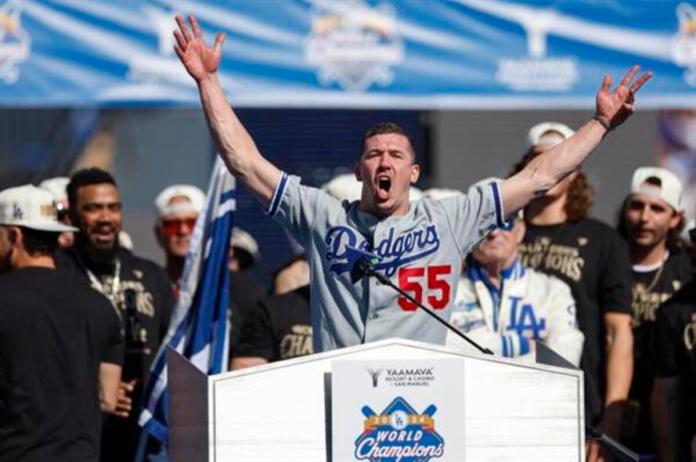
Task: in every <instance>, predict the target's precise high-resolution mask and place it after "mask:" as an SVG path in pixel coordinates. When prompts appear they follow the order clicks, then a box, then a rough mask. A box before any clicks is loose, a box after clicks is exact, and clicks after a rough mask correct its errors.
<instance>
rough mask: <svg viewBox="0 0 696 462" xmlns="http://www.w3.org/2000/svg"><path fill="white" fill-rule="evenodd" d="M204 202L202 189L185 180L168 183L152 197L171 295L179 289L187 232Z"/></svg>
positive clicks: (186, 246) (175, 293) (194, 223)
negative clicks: (180, 182)
mask: <svg viewBox="0 0 696 462" xmlns="http://www.w3.org/2000/svg"><path fill="white" fill-rule="evenodd" d="M204 205H205V194H204V193H203V191H201V190H200V189H198V188H197V187H195V186H192V185H187V184H175V185H172V186H168V187H167V188H165V189H164V190H163V191H162V192H161V193H159V195H158V196H157V198H156V199H155V208H156V209H157V214H158V219H157V223H156V224H155V237H156V238H157V242H158V243H159V245H160V247H162V250H163V251H164V256H165V270H166V272H167V276H168V277H169V281H170V282H171V284H172V288H173V289H174V296H175V298H176V296H177V295H178V293H179V284H180V283H181V275H182V273H183V272H184V263H185V262H186V253H187V252H188V248H189V243H190V241H191V234H192V233H193V228H194V227H195V226H196V220H197V219H198V215H199V214H200V213H201V210H203V206H204Z"/></svg>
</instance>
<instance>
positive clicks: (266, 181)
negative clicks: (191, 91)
mask: <svg viewBox="0 0 696 462" xmlns="http://www.w3.org/2000/svg"><path fill="white" fill-rule="evenodd" d="M176 22H177V24H178V26H179V30H176V31H174V37H175V38H176V45H175V46H174V51H176V54H177V55H178V56H179V59H180V60H181V63H182V64H183V65H184V67H185V68H186V71H187V72H188V73H189V74H190V75H191V77H193V79H194V80H195V81H196V84H197V85H198V91H199V93H200V97H201V103H202V104H203V111H204V112H205V116H206V119H207V120H208V127H210V132H211V134H212V135H213V139H214V140H215V144H216V145H217V148H218V151H219V153H220V155H221V156H222V159H223V160H224V161H225V165H227V169H228V170H229V171H230V173H232V175H234V176H235V177H237V178H238V179H240V180H241V181H242V182H244V184H245V185H246V186H247V188H248V189H249V191H251V192H252V193H253V194H254V195H255V196H256V197H257V198H258V199H259V200H260V201H261V203H262V204H263V205H264V207H267V206H268V205H269V203H270V202H271V198H272V197H273V192H274V191H275V187H276V184H277V183H278V181H279V180H280V177H281V172H280V170H278V168H276V167H275V166H274V165H273V164H271V163H270V162H269V161H268V160H266V159H265V158H264V157H263V156H262V155H261V153H260V152H259V150H258V148H257V147H256V144H255V143H254V140H253V139H252V138H251V136H250V135H249V133H248V132H247V131H246V129H245V128H244V126H243V125H242V123H241V122H240V121H239V119H237V116H236V115H235V114H234V111H233V110H232V107H231V106H230V104H229V103H228V102H227V100H226V99H225V94H224V93H223V91H222V87H221V85H220V81H219V80H218V76H217V70H218V65H219V64H220V54H221V49H222V44H223V42H224V41H225V35H224V34H222V33H219V34H217V35H216V36H215V43H214V45H213V46H212V47H211V46H209V45H207V44H206V43H205V42H204V41H203V35H202V33H201V29H200V27H199V26H198V22H197V21H196V18H195V17H193V16H189V22H190V23H191V29H190V30H189V27H188V26H187V24H186V22H185V21H184V18H183V17H181V16H177V17H176Z"/></svg>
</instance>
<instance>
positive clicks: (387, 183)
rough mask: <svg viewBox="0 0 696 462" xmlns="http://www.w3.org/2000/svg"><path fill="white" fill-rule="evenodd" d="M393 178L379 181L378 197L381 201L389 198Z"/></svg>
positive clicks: (379, 179)
mask: <svg viewBox="0 0 696 462" xmlns="http://www.w3.org/2000/svg"><path fill="white" fill-rule="evenodd" d="M391 185H392V182H391V178H388V177H382V178H378V179H377V196H378V197H379V198H380V199H387V198H389V191H391Z"/></svg>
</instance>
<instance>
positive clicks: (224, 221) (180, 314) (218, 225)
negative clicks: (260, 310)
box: [137, 158, 236, 460]
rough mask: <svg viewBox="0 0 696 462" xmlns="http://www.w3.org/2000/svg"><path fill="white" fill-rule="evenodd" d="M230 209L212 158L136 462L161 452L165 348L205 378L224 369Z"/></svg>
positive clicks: (230, 187) (229, 182)
mask: <svg viewBox="0 0 696 462" xmlns="http://www.w3.org/2000/svg"><path fill="white" fill-rule="evenodd" d="M235 208H236V201H235V181H234V178H233V177H232V175H230V174H229V172H228V171H227V169H226V168H225V166H224V164H223V163H222V161H221V160H220V159H219V158H218V159H217V160H216V162H215V166H214V168H213V174H212V177H211V179H210V186H209V188H208V196H207V199H206V205H205V208H204V209H203V211H202V212H201V214H200V215H199V216H198V221H197V222H196V227H195V229H194V231H193V234H192V236H191V242H190V245H189V250H188V255H187V256H186V264H185V266H184V273H183V276H182V282H181V288H180V292H179V299H178V301H177V304H176V307H175V309H174V313H173V315H172V320H171V323H170V325H169V331H168V332H167V336H166V337H165V339H164V342H162V347H161V348H160V350H159V352H158V353H157V356H156V357H155V360H154V361H153V363H152V367H151V369H150V379H149V381H148V383H147V386H146V387H145V395H144V399H143V403H144V407H143V410H142V411H141V413H140V419H139V423H140V426H141V427H143V432H142V435H141V440H140V449H139V451H138V457H137V459H138V460H142V459H143V457H144V456H145V454H144V452H145V451H146V448H147V447H148V446H150V447H152V446H153V443H157V444H154V446H158V447H161V448H166V444H167V437H168V430H167V421H168V414H169V412H168V397H167V363H166V358H165V349H166V348H165V347H166V346H167V345H168V346H170V347H172V348H173V349H175V350H176V351H178V352H179V353H181V354H182V355H184V356H185V357H186V358H188V359H189V360H190V361H191V362H192V363H193V364H194V365H195V366H196V367H198V369H200V370H201V371H202V372H205V373H207V374H209V375H210V374H219V373H220V372H224V371H226V370H227V365H228V344H229V323H228V317H227V310H228V302H229V285H230V284H229V282H230V272H229V270H228V268H227V258H228V248H229V243H230V233H231V232H232V225H233V219H234V211H235Z"/></svg>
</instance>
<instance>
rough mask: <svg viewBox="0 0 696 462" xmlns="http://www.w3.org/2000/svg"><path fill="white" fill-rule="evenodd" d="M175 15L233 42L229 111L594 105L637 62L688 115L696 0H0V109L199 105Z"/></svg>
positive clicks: (649, 98) (694, 82) (668, 103)
mask: <svg viewBox="0 0 696 462" xmlns="http://www.w3.org/2000/svg"><path fill="white" fill-rule="evenodd" d="M0 1H2V0H0ZM179 12H181V13H184V14H187V13H195V14H196V15H197V16H198V18H199V20H200V22H201V25H202V27H203V29H204V32H205V34H206V35H207V37H208V39H211V38H212V36H213V34H214V32H215V31H218V30H221V31H225V32H226V33H227V34H228V36H229V39H228V41H227V43H226V44H225V47H224V56H223V63H222V75H221V77H222V82H223V84H224V86H225V90H226V93H227V95H228V96H229V98H230V99H231V100H232V101H233V102H234V103H235V104H236V105H238V106H255V107H342V108H345V107H351V108H376V107H380V108H384V107H390V108H418V109H434V108H515V107H524V108H553V107H564V108H569V107H574V108H579V107H589V106H591V105H592V102H593V95H594V93H595V91H596V88H597V87H598V85H599V82H600V81H601V78H602V76H603V74H604V73H606V72H609V73H612V74H614V75H615V76H617V77H618V75H619V74H621V73H623V71H624V70H625V69H626V68H628V67H629V66H630V65H631V64H634V63H638V64H641V65H642V66H643V67H644V68H649V69H652V70H653V71H654V72H655V79H654V81H653V82H651V83H650V85H649V86H647V87H646V88H645V90H644V94H643V95H641V98H640V104H641V107H692V106H694V105H696V91H695V90H696V87H695V86H696V3H689V2H679V1H668V0H655V1H638V0H613V1H612V0H605V1H596V0H585V1H581V0H574V1H549V0H546V1H542V0H536V1H532V0H526V1H522V0H518V1H503V0H399V1H396V0H377V1H373V0H331V1H329V0H254V1H249V0H226V1H224V2H223V1H214V0H196V1H193V0H191V1H184V0H119V1H113V0H89V1H86V0H5V1H4V3H2V4H0V105H3V106H22V107H26V106H123V105H127V106H137V105H146V106H153V105H158V106H171V105H185V106H192V105H198V104H199V103H198V97H197V92H196V89H195V87H194V85H193V83H192V81H191V79H190V78H189V77H188V75H186V73H185V72H184V71H183V69H182V68H181V66H180V64H179V63H178V60H177V58H176V56H175V54H174V53H173V50H172V46H173V37H172V30H173V28H174V21H173V16H174V14H175V13H179Z"/></svg>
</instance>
